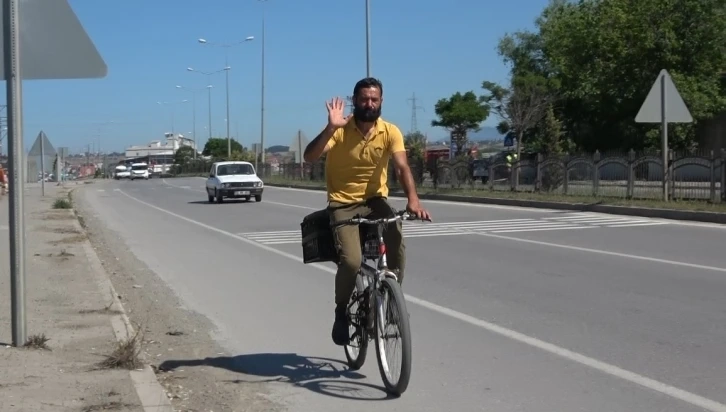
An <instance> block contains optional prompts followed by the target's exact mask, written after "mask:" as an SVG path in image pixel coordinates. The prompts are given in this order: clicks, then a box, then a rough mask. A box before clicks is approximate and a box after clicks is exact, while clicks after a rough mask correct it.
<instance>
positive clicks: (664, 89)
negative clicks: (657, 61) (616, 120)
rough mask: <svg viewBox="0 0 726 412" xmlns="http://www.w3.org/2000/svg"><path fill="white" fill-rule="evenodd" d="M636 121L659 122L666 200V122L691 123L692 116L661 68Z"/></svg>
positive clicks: (667, 174)
mask: <svg viewBox="0 0 726 412" xmlns="http://www.w3.org/2000/svg"><path fill="white" fill-rule="evenodd" d="M635 121H636V122H638V123H660V124H661V144H662V150H661V155H662V156H663V162H662V164H663V200H664V201H666V202H667V201H668V183H669V181H670V176H669V174H670V167H669V166H668V123H691V122H692V121H693V117H692V116H691V112H689V111H688V107H686V103H685V102H684V101H683V98H682V97H681V95H680V93H678V89H676V85H675V84H673V79H671V76H670V75H669V74H668V72H667V71H666V70H665V69H663V70H661V71H660V73H659V74H658V78H657V79H656V80H655V83H653V86H652V87H651V88H650V92H649V93H648V96H647V97H646V98H645V101H644V102H643V105H642V106H641V107H640V111H639V112H638V114H637V115H636V116H635Z"/></svg>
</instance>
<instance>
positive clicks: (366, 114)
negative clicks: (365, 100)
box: [353, 106, 381, 123]
mask: <svg viewBox="0 0 726 412" xmlns="http://www.w3.org/2000/svg"><path fill="white" fill-rule="evenodd" d="M353 116H355V118H356V120H358V121H361V122H366V123H368V122H375V121H376V120H378V118H379V117H380V116H381V107H380V106H379V107H378V108H377V109H367V108H365V107H362V106H354V107H353Z"/></svg>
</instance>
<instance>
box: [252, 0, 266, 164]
mask: <svg viewBox="0 0 726 412" xmlns="http://www.w3.org/2000/svg"><path fill="white" fill-rule="evenodd" d="M260 1H261V2H262V56H261V60H262V68H261V69H262V73H261V76H262V77H261V79H260V83H261V87H260V90H261V93H260V150H261V151H262V154H261V155H260V160H261V164H262V167H265V3H266V2H267V0H260ZM255 159H256V157H255ZM255 170H257V169H255Z"/></svg>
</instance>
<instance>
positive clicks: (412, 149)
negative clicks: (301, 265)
mask: <svg viewBox="0 0 726 412" xmlns="http://www.w3.org/2000/svg"><path fill="white" fill-rule="evenodd" d="M403 142H404V144H405V145H406V149H408V153H409V156H414V157H423V153H424V151H425V150H426V136H424V134H423V133H421V132H419V131H415V132H408V133H406V135H405V136H404V137H403Z"/></svg>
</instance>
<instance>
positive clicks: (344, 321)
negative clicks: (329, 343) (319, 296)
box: [332, 306, 350, 346]
mask: <svg viewBox="0 0 726 412" xmlns="http://www.w3.org/2000/svg"><path fill="white" fill-rule="evenodd" d="M348 327H349V325H348V314H347V308H346V307H345V306H343V307H342V308H335V323H334V324H333V333H332V336H333V342H334V343H335V344H336V345H338V346H345V345H347V344H348V343H350V331H349V330H348Z"/></svg>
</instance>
